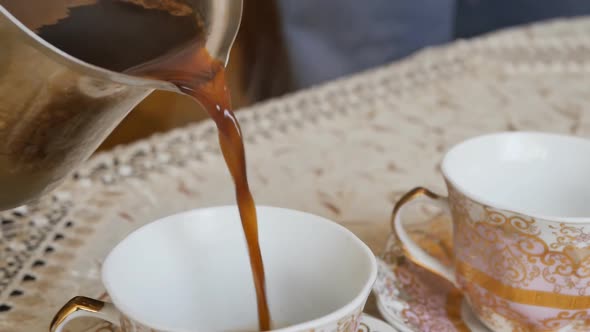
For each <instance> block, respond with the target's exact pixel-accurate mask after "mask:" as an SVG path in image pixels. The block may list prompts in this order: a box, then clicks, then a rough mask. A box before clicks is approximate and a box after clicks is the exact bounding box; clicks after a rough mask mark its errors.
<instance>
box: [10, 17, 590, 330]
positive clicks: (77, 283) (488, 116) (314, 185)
mask: <svg viewBox="0 0 590 332" xmlns="http://www.w3.org/2000/svg"><path fill="white" fill-rule="evenodd" d="M589 91H590V19H587V18H581V19H575V20H565V21H553V22H546V23H541V24H537V25H533V26H529V27H521V28H516V29H510V30H506V31H501V32H498V33H495V34H492V35H489V36H484V37H481V38H478V39H474V40H469V41H458V42H455V43H453V44H450V45H448V46H445V47H438V48H433V49H427V50H424V51H422V52H420V53H418V54H417V55H415V56H412V57H410V58H409V59H407V60H404V61H401V62H398V63H393V64H391V65H387V66H384V67H381V68H378V69H375V70H372V71H369V72H365V73H361V74H359V75H356V76H354V77H350V78H345V79H341V80H338V81H334V82H331V83H328V84H326V85H323V86H318V87H314V88H311V89H309V90H306V91H302V92H299V93H296V94H293V95H290V96H286V97H284V98H279V99H275V100H271V101H269V102H266V103H263V104H259V105H256V106H253V107H251V108H249V109H245V110H243V111H241V112H239V118H240V121H241V124H242V129H243V132H244V134H245V137H246V141H247V142H246V145H247V153H248V162H249V164H248V166H249V173H250V178H251V186H252V188H253V191H254V195H255V198H256V200H257V203H258V204H267V205H275V206H281V207H288V208H293V209H299V210H304V211H308V212H312V213H315V214H319V215H323V216H326V217H328V218H330V219H333V220H335V221H338V222H340V223H342V224H344V225H345V226H347V227H349V228H350V229H351V230H353V231H354V232H356V234H358V235H359V236H360V237H361V238H362V239H363V240H364V241H366V242H367V243H368V244H369V245H370V246H371V248H372V249H373V250H375V252H379V251H380V250H381V249H382V248H383V246H384V242H385V240H386V238H387V234H388V233H389V226H388V215H389V213H390V212H391V208H392V204H393V203H394V202H395V201H396V199H397V198H398V197H399V196H400V195H401V194H402V193H404V192H405V191H407V190H408V189H410V188H412V187H413V186H416V185H428V186H430V187H432V188H433V189H435V190H438V191H439V192H441V193H444V192H445V189H444V184H443V181H442V178H441V176H440V173H439V163H440V160H441V156H442V155H443V153H444V151H445V150H446V149H447V148H449V147H450V146H452V145H453V144H455V143H457V142H459V141H461V140H464V139H466V138H468V137H472V136H475V135H480V134H484V133H489V132H495V131H506V130H543V131H551V132H560V133H570V134H574V135H582V136H590V93H589ZM233 202H234V192H233V187H232V184H231V179H230V176H229V174H228V172H227V170H226V169H225V167H224V164H223V158H222V156H221V154H220V152H219V147H218V143H217V137H216V130H215V128H214V125H213V123H212V122H210V121H206V122H203V123H199V124H197V125H194V126H191V127H188V128H183V129H179V130H175V131H173V132H170V133H167V134H164V135H159V136H154V137H152V138H150V139H147V140H144V141H140V142H138V143H136V144H133V145H130V146H127V147H123V148H119V149H116V150H114V151H112V152H110V153H105V154H100V155H97V156H96V157H94V158H93V159H91V160H90V161H88V162H87V163H86V164H85V165H84V166H83V167H82V168H81V169H79V170H78V171H77V172H76V173H75V174H74V175H73V176H72V177H71V179H69V180H68V181H67V182H66V183H65V184H64V185H63V186H61V187H60V188H59V190H57V191H56V192H54V193H53V194H52V195H50V196H47V197H45V198H44V199H43V200H41V201H40V202H39V203H37V204H33V205H30V206H26V207H21V208H18V209H16V210H13V211H6V212H3V213H1V214H0V332H37V331H47V330H48V325H49V322H50V320H51V318H52V316H53V315H54V313H55V312H56V311H57V310H58V309H59V308H60V307H61V306H62V305H63V304H64V303H65V302H66V301H67V300H68V299H69V298H71V297H72V296H74V295H86V296H91V297H95V298H105V297H106V294H105V291H104V289H103V287H102V285H101V282H100V266H101V261H102V259H103V258H104V257H105V255H106V254H107V253H108V252H109V250H110V249H111V248H112V247H113V246H114V245H115V244H116V243H117V242H118V241H120V240H121V239H122V238H124V237H125V236H126V234H128V233H129V232H131V231H132V230H134V229H136V228H137V227H139V226H141V225H142V224H145V223H146V222H149V221H152V220H154V219H156V218H159V217H162V216H165V215H169V214H171V213H174V212H178V211H182V210H187V209H191V208H195V207H203V206H212V205H221V204H232V203H233ZM69 331H70V332H78V331H92V332H97V331H101V332H107V331H115V329H114V328H112V327H110V325H109V324H107V323H104V322H97V321H85V322H80V323H79V324H77V326H74V325H72V326H71V327H69Z"/></svg>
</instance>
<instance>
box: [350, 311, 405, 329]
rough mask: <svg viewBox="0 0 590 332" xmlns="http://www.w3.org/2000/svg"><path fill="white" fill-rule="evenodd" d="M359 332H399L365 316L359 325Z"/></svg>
mask: <svg viewBox="0 0 590 332" xmlns="http://www.w3.org/2000/svg"><path fill="white" fill-rule="evenodd" d="M358 332H399V331H398V330H396V329H395V328H394V327H393V326H391V325H389V324H387V323H386V322H384V321H382V320H380V319H377V318H374V317H371V316H369V315H366V314H363V316H362V317H361V322H360V324H359V328H358Z"/></svg>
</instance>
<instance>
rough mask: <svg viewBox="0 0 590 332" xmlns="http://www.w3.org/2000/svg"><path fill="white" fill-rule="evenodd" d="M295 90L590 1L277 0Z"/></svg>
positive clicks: (585, 6) (582, 8) (580, 10)
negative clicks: (420, 50)
mask: <svg viewBox="0 0 590 332" xmlns="http://www.w3.org/2000/svg"><path fill="white" fill-rule="evenodd" d="M278 5H279V11H280V14H281V18H282V22H283V33H284V37H285V41H286V45H287V52H288V55H289V60H290V62H291V67H292V72H293V80H294V84H295V85H296V86H295V87H296V88H301V87H306V86H309V85H312V84H316V83H319V82H322V81H326V80H330V79H334V78H337V77H339V76H343V75H348V74H351V73H354V72H357V71H360V70H364V69H367V68H370V67H374V66H378V65H380V64H383V63H387V62H390V61H393V60H396V59H399V58H402V57H404V56H407V55H409V54H411V53H412V52H414V51H416V50H418V49H420V48H422V47H425V46H430V45H437V44H441V43H445V42H449V41H451V40H453V39H454V38H458V37H471V36H475V35H478V34H480V33H484V32H488V31H492V30H495V29H498V28H501V27H506V26H511V25H516V24H522V23H527V22H531V21H535V20H540V19H547V18H553V17H559V16H572V15H581V14H588V13H590V1H589V0H366V1H359V0H278Z"/></svg>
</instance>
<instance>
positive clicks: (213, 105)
mask: <svg viewBox="0 0 590 332" xmlns="http://www.w3.org/2000/svg"><path fill="white" fill-rule="evenodd" d="M0 1H5V0H0ZM79 1H80V2H85V3H91V4H85V5H80V6H76V7H73V8H70V9H69V12H68V15H67V16H66V17H65V18H62V19H60V20H59V21H58V22H56V23H55V24H51V25H45V26H40V27H36V28H35V29H34V30H36V31H38V33H39V35H40V36H41V37H42V38H44V39H45V40H47V41H48V42H50V43H52V44H53V45H55V46H57V47H59V48H60V49H61V50H63V51H65V52H67V53H68V54H70V55H73V56H75V57H77V58H79V59H81V60H83V61H86V62H88V63H91V64H93V65H97V66H100V67H103V68H107V69H110V70H115V71H120V72H125V73H127V74H129V75H134V76H141V77H149V78H153V79H157V80H162V81H168V82H170V83H173V84H175V85H176V86H177V87H178V89H179V90H180V91H181V92H183V93H185V94H187V95H189V96H192V97H193V98H194V99H195V100H196V101H198V102H200V103H201V104H202V105H203V106H204V107H205V108H206V109H207V111H208V112H209V115H210V116H211V118H212V119H213V120H214V121H215V123H216V125H217V128H218V130H219V143H220V145H221V150H222V152H223V157H224V158H225V161H226V164H227V167H228V169H229V171H230V173H231V176H232V177H233V180H234V184H235V191H236V198H237V202H238V207H239V211H240V217H241V220H242V227H243V229H244V233H245V236H246V240H247V244H248V253H249V256H250V265H251V268H252V274H253V277H254V284H255V288H256V298H257V303H258V318H259V325H260V329H261V330H262V331H267V330H270V314H269V310H268V304H267V299H266V289H265V277H264V266H263V262H262V255H261V253H260V246H259V243H258V223H257V218H256V208H255V204H254V200H253V198H252V194H251V193H250V188H249V186H248V177H247V174H246V155H245V151H244V142H243V139H242V133H241V130H240V125H239V123H238V121H237V119H236V117H235V115H234V114H233V113H232V111H231V102H230V94H229V91H228V89H227V85H226V81H225V68H224V66H223V63H221V62H220V61H218V60H215V59H213V58H212V57H211V56H210V55H209V54H208V52H207V50H206V49H205V48H204V47H203V39H204V38H203V33H202V28H201V26H200V23H199V22H200V20H199V18H198V16H197V14H196V13H194V12H193V11H192V10H188V11H187V10H186V9H187V7H186V5H185V7H183V6H182V4H186V3H187V2H186V1H184V0H182V1H181V0H161V1H153V0H99V1H93V0H79ZM74 2H75V1H74ZM0 3H1V2H0ZM154 5H157V6H159V7H158V8H153V6H154ZM146 6H147V7H146ZM166 6H168V7H169V8H166ZM188 8H189V9H190V7H188ZM105 22H108V23H106V24H105ZM171 50H172V51H171Z"/></svg>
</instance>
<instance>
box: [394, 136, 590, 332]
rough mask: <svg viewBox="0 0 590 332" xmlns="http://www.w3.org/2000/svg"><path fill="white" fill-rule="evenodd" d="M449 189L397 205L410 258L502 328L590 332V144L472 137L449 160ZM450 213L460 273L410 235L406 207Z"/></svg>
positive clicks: (419, 191) (398, 227) (418, 193)
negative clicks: (422, 205) (425, 204)
mask: <svg viewBox="0 0 590 332" xmlns="http://www.w3.org/2000/svg"><path fill="white" fill-rule="evenodd" d="M442 171H443V174H444V178H445V181H446V184H447V189H448V192H449V196H448V197H442V196H439V195H437V194H434V193H432V192H430V191H429V190H427V189H424V188H416V189H414V190H412V191H410V192H409V193H407V194H406V195H405V196H403V197H402V198H401V199H400V201H399V202H398V203H397V205H396V207H395V209H394V212H393V215H392V222H393V227H394V236H397V238H398V239H399V240H400V241H401V242H402V244H403V248H404V250H405V253H406V256H407V257H408V258H409V259H411V260H412V261H414V262H415V263H417V264H419V265H421V266H424V267H426V268H428V269H429V270H431V271H433V272H434V273H437V274H439V275H441V276H443V277H445V278H446V279H448V280H450V281H451V282H453V283H454V284H455V285H456V286H457V287H458V288H459V289H461V291H462V292H463V294H464V296H465V299H466V300H467V301H468V302H469V304H470V305H471V306H472V308H473V310H474V312H475V313H476V314H477V315H478V317H479V318H480V320H481V321H482V322H483V323H484V324H486V325H487V326H488V327H489V328H490V329H492V330H494V331H518V332H528V331H562V332H565V331H590V141H589V140H585V139H582V138H574V137H567V136H560V135H553V134H542V133H500V134H493V135H487V136H481V137H477V138H473V139H470V140H467V141H465V142H463V143H461V144H459V145H457V146H455V147H453V148H452V149H451V150H450V151H449V152H448V153H447V154H446V156H445V158H444V160H443V163H442ZM418 202H429V203H431V204H434V205H436V206H439V207H440V208H442V209H443V210H445V211H448V212H449V213H450V214H451V215H452V219H453V252H454V267H453V268H448V267H446V266H445V265H443V264H442V263H441V262H439V261H437V260H436V259H435V258H433V257H431V256H429V255H428V254H427V253H426V252H425V251H424V250H422V249H421V248H420V247H419V246H418V245H417V244H416V243H414V242H413V241H412V240H411V239H410V237H409V236H408V234H407V233H406V231H405V229H404V226H403V223H402V219H401V216H402V214H403V213H402V212H403V210H404V209H405V208H406V207H407V206H409V205H412V204H414V203H418Z"/></svg>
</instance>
